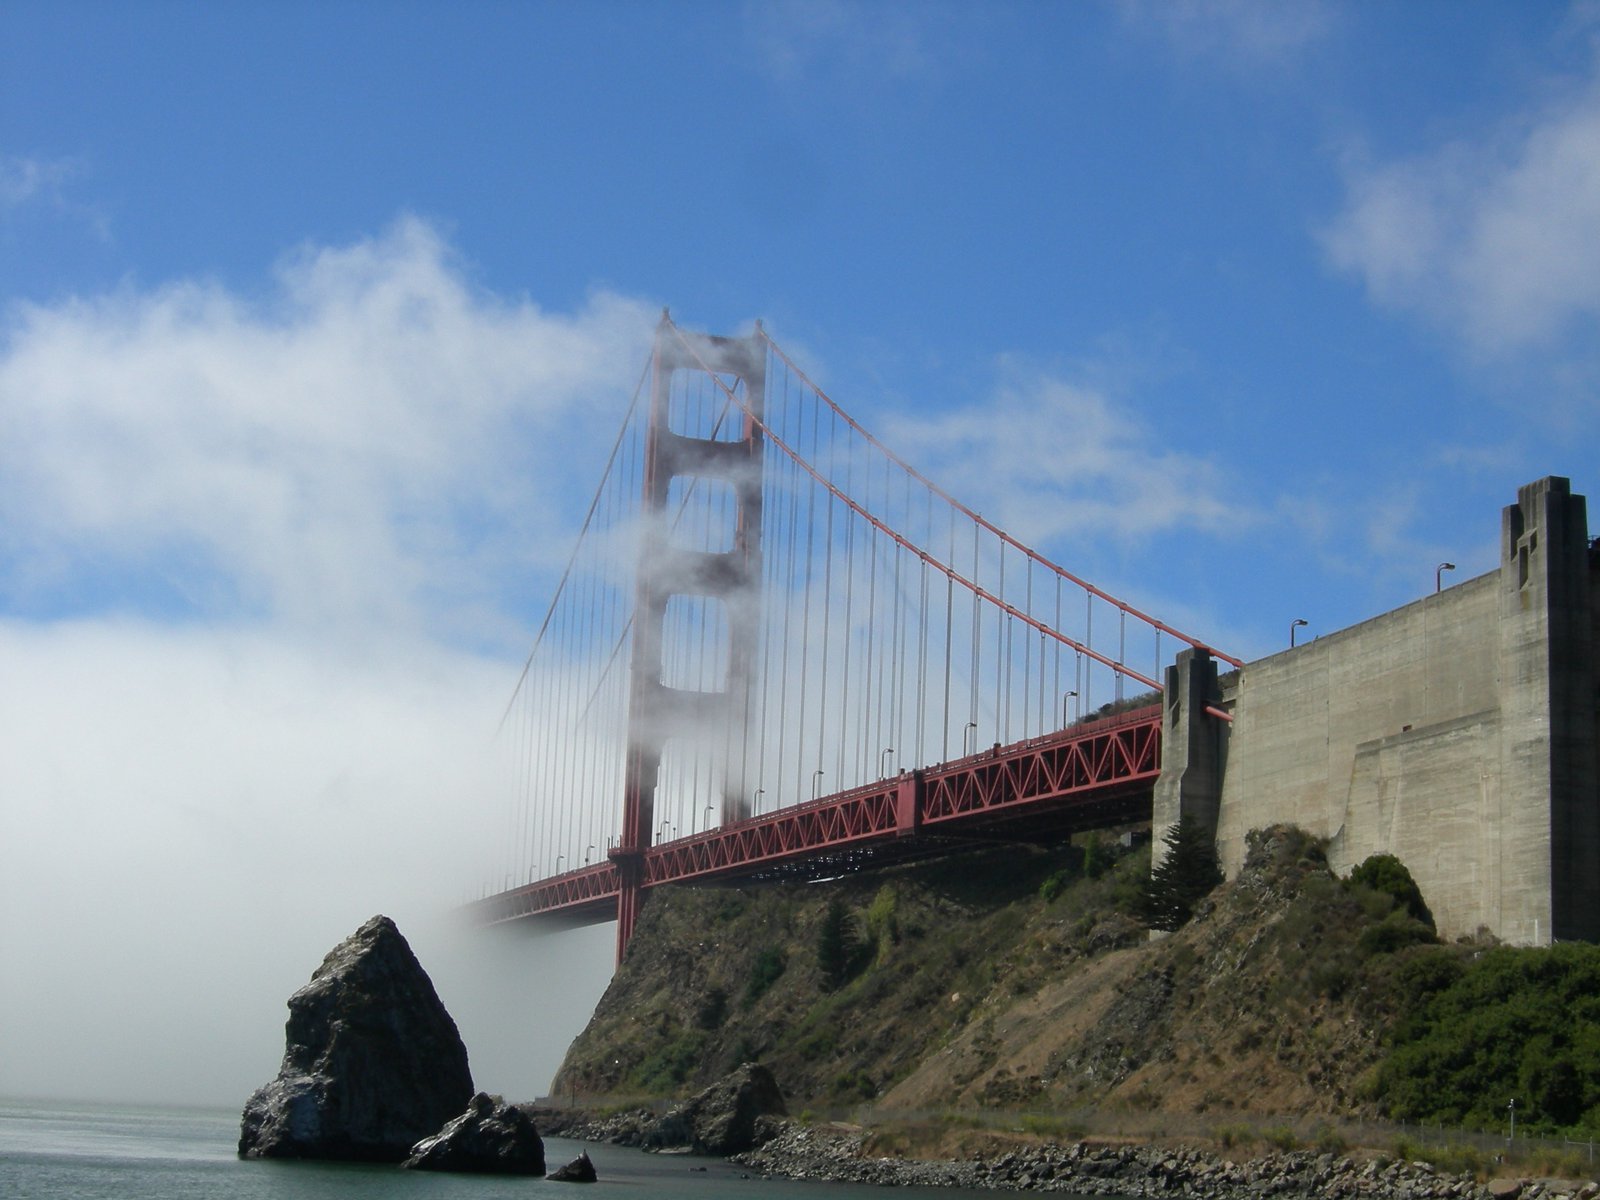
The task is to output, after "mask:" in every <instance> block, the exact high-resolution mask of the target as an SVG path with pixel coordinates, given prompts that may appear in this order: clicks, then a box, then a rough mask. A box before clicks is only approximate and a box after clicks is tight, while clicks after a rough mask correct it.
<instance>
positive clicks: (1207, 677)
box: [1150, 649, 1228, 867]
mask: <svg viewBox="0 0 1600 1200" xmlns="http://www.w3.org/2000/svg"><path fill="white" fill-rule="evenodd" d="M1221 695H1222V693H1221V690H1220V689H1219V688H1218V685H1217V663H1216V660H1215V659H1214V658H1212V657H1211V655H1210V654H1208V653H1207V652H1206V651H1204V650H1199V649H1188V650H1184V651H1182V652H1180V653H1179V655H1178V659H1177V662H1176V663H1174V664H1173V665H1172V666H1170V667H1168V668H1167V679H1166V689H1165V692H1164V695H1163V711H1162V716H1161V776H1160V778H1158V779H1157V780H1156V789H1155V798H1154V804H1153V807H1152V812H1151V819H1150V836H1151V839H1152V841H1153V845H1152V847H1151V866H1152V867H1154V866H1155V865H1156V864H1158V863H1159V862H1160V861H1161V858H1162V855H1163V854H1164V853H1165V851H1166V836H1167V831H1168V830H1170V829H1171V828H1172V827H1173V826H1175V825H1177V823H1178V822H1179V821H1180V820H1181V819H1183V818H1188V820H1189V821H1190V822H1192V823H1193V824H1195V825H1197V826H1199V827H1200V828H1201V829H1203V830H1205V832H1206V834H1207V836H1209V837H1210V838H1211V839H1212V840H1213V841H1214V840H1215V839H1216V836H1217V813H1218V811H1219V809H1220V807H1221V803H1222V774H1223V768H1224V765H1225V762H1226V758H1227V737H1228V731H1227V724H1226V722H1225V721H1223V720H1221V719H1219V718H1218V717H1216V716H1215V715H1213V714H1214V713H1215V711H1216V709H1217V706H1218V704H1219V703H1220V702H1221ZM1208 709H1210V710H1212V711H1211V712H1208V711H1207V710H1208Z"/></svg>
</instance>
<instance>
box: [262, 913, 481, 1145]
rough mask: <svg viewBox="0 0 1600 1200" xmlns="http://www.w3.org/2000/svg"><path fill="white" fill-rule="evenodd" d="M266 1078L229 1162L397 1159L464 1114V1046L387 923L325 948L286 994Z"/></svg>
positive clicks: (468, 1092) (376, 921)
mask: <svg viewBox="0 0 1600 1200" xmlns="http://www.w3.org/2000/svg"><path fill="white" fill-rule="evenodd" d="M284 1033H285V1041H286V1042H287V1045H286V1047H285V1049H284V1052H283V1066H282V1068H281V1069H280V1070H279V1071H278V1077H277V1078H276V1079H274V1080H273V1081H272V1082H271V1083H269V1084H267V1085H266V1086H265V1087H263V1088H260V1089H258V1090H257V1091H256V1093H255V1094H254V1095H253V1096H251V1097H250V1099H249V1100H248V1101H247V1102H246V1104H245V1106H244V1118H243V1120H242V1121H241V1122H240V1127H239V1156H240V1157H241V1158H338V1159H358V1160H363V1161H372V1162H399V1161H400V1160H401V1159H403V1158H405V1157H406V1155H407V1154H408V1153H409V1152H410V1150H411V1147H412V1146H413V1145H415V1144H416V1143H417V1142H418V1141H420V1140H421V1139H423V1138H425V1137H427V1136H428V1135H429V1134H432V1133H437V1132H438V1131H439V1129H440V1127H441V1126H443V1125H444V1124H445V1122H447V1121H449V1120H450V1119H451V1118H452V1117H454V1116H456V1115H457V1114H458V1113H460V1112H461V1111H462V1110H463V1109H465V1108H466V1107H467V1102H468V1101H469V1100H471V1099H472V1093H473V1088H472V1072H471V1071H470V1070H469V1069H468V1067H467V1048H466V1046H464V1045H463V1044H462V1042H461V1034H460V1033H459V1032H458V1031H457V1030H456V1023H455V1022H454V1021H453V1020H451V1019H450V1014H449V1013H448V1012H446V1011H445V1007H444V1005H443V1004H441V1003H440V1002H439V997H438V994H437V993H436V992H435V991H434V990H433V981H432V980H430V979H429V978H428V974H427V972H426V971H424V970H423V969H422V966H421V964H420V963H418V962H417V958H416V955H414V954H412V953H411V947H410V946H409V945H407V944H406V940H405V938H403V937H402V936H400V931H399V930H398V929H396V928H395V925H394V922H393V921H391V920H390V919H389V918H388V917H382V916H379V917H373V918H372V919H371V920H370V921H368V922H367V923H366V924H365V925H363V926H362V927H361V928H360V929H358V930H356V931H355V933H353V934H351V935H350V936H349V937H348V938H346V939H345V940H344V941H342V942H340V943H339V944H338V945H337V946H335V947H334V948H333V950H331V951H330V952H329V954H328V956H327V957H326V958H325V959H323V960H322V965H321V966H320V967H318V968H317V969H316V971H315V972H314V973H313V974H312V976H311V982H310V983H308V984H306V986H305V987H303V988H301V989H300V990H299V991H298V992H296V993H295V994H294V995H293V996H290V997H289V1021H288V1024H287V1026H285V1030H284Z"/></svg>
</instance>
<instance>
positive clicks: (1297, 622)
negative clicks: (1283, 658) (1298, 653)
mask: <svg viewBox="0 0 1600 1200" xmlns="http://www.w3.org/2000/svg"><path fill="white" fill-rule="evenodd" d="M1308 624H1310V622H1308V621H1307V620H1306V619H1305V618H1304V617H1296V618H1295V619H1294V620H1292V621H1290V622H1289V649H1291V650H1293V649H1294V631H1295V630H1296V629H1299V628H1301V627H1302V626H1304V625H1308Z"/></svg>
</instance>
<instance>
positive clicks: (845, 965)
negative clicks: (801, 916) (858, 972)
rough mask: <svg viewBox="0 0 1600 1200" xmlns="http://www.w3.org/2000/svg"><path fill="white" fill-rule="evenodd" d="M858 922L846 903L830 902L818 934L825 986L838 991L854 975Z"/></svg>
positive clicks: (819, 962) (818, 953) (823, 984)
mask: <svg viewBox="0 0 1600 1200" xmlns="http://www.w3.org/2000/svg"><path fill="white" fill-rule="evenodd" d="M855 951H856V928H855V921H854V920H853V919H852V918H851V916H850V910H849V909H847V908H846V907H845V906H844V902H843V901H842V900H839V899H837V898H835V899H834V900H832V901H831V902H830V903H829V904H828V911H827V913H825V914H824V915H823V918H822V929H821V931H820V932H819V933H818V934H817V969H818V970H819V971H821V972H822V986H823V987H824V988H826V989H827V990H828V991H830V992H831V991H835V990H837V989H838V988H840V987H841V986H843V984H844V982H845V981H846V980H847V979H849V978H850V971H851V967H852V965H853V964H854V962H855V958H856V953H855Z"/></svg>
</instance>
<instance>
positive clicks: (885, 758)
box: [878, 746, 894, 779]
mask: <svg viewBox="0 0 1600 1200" xmlns="http://www.w3.org/2000/svg"><path fill="white" fill-rule="evenodd" d="M893 753H894V747H893V746H885V747H884V748H883V753H882V754H880V755H878V778H879V779H887V778H889V756H890V755H892V754H893Z"/></svg>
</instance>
